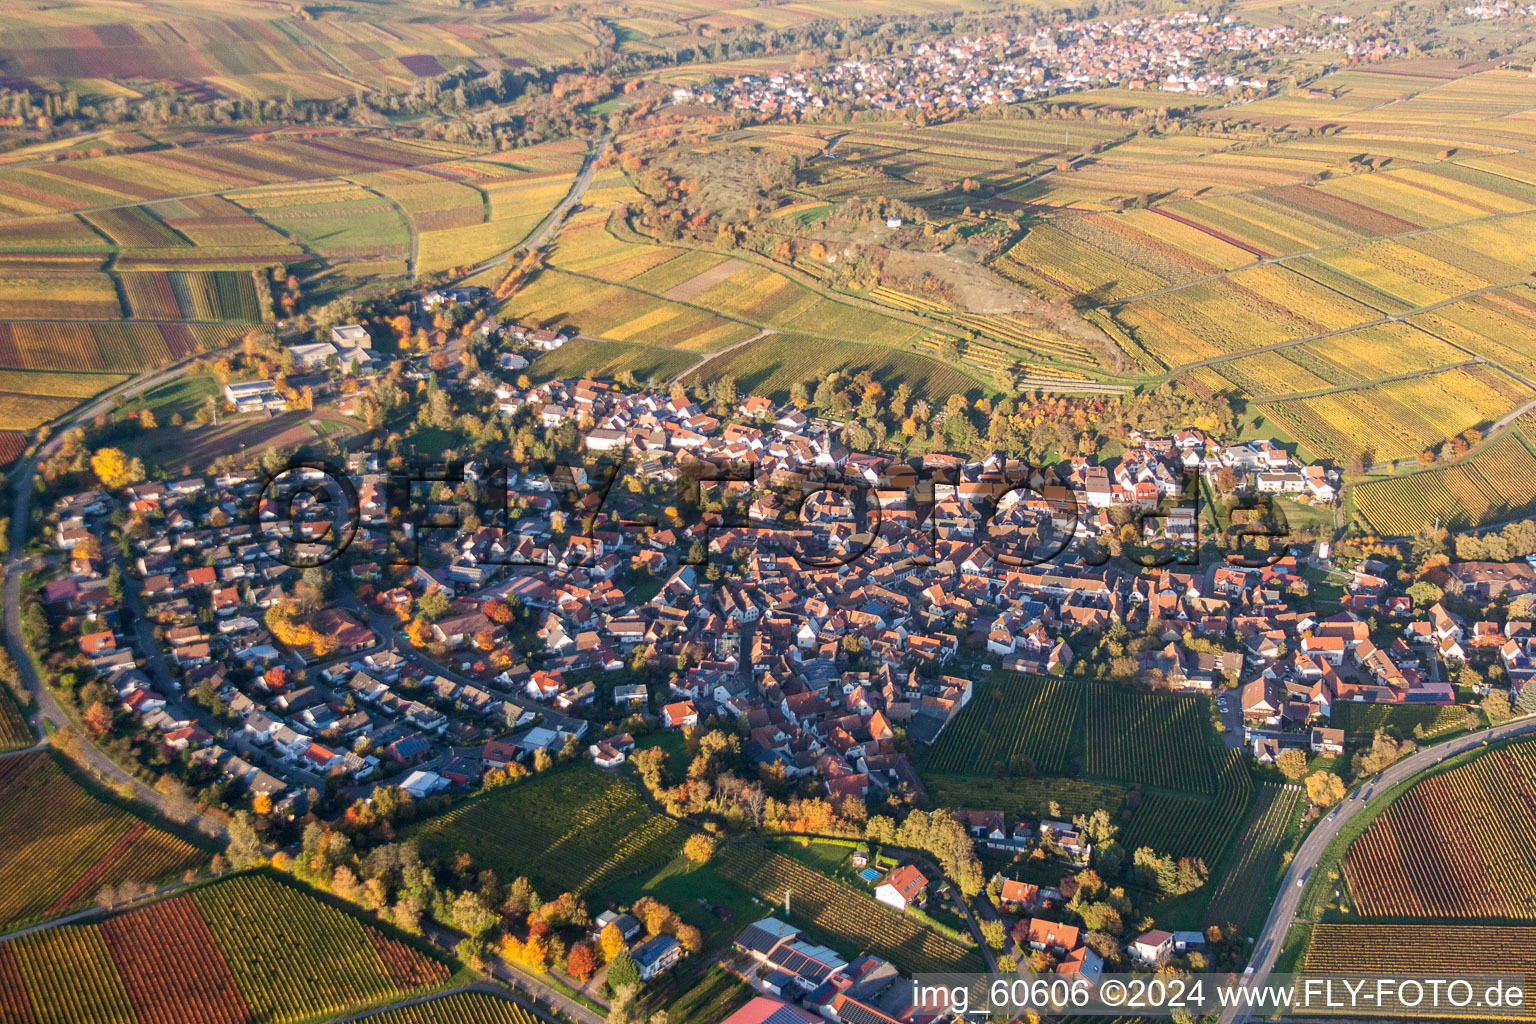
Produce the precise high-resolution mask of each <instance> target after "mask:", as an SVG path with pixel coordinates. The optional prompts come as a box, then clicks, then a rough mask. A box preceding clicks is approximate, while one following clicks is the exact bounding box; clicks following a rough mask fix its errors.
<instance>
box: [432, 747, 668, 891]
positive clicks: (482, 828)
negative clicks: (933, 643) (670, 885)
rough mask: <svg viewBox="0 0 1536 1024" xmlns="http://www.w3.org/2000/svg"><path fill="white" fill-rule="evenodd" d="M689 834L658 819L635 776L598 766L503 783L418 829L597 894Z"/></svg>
mask: <svg viewBox="0 0 1536 1024" xmlns="http://www.w3.org/2000/svg"><path fill="white" fill-rule="evenodd" d="M685 833H686V830H685V829H684V828H683V826H682V825H680V824H678V823H677V822H676V821H675V820H673V819H672V818H668V817H664V816H662V815H659V814H655V813H653V812H652V811H651V809H650V807H649V806H647V805H646V803H645V801H644V800H643V799H641V797H640V794H639V793H638V792H637V791H636V789H635V787H634V784H633V783H631V782H630V781H629V780H628V779H623V778H619V777H617V776H613V775H609V774H608V773H607V772H604V771H601V770H599V769H597V768H593V767H591V766H590V765H577V766H574V767H571V768H569V769H566V770H563V771H558V772H550V773H546V774H543V775H538V776H535V777H532V778H529V779H526V780H524V781H522V782H519V783H514V784H511V785H506V786H500V787H497V788H496V789H492V790H490V791H489V792H487V793H485V794H484V795H482V796H478V797H475V798H473V799H470V800H466V801H464V802H463V803H461V804H459V805H458V806H457V807H455V808H453V809H452V810H450V811H448V812H447V813H446V814H443V815H440V816H439V817H436V818H433V819H432V820H431V821H428V822H425V823H423V824H422V825H420V826H418V827H416V828H415V829H414V830H412V832H411V834H412V835H414V836H416V837H417V838H419V839H420V840H421V841H422V842H423V843H424V844H435V845H438V846H440V847H442V848H445V849H448V850H453V851H455V852H458V853H467V854H469V855H470V856H471V857H473V858H474V859H475V862H476V863H477V864H479V865H481V866H482V867H488V868H491V869H493V870H495V871H496V872H498V873H499V874H502V875H505V876H506V877H508V878H511V877H514V876H516V875H520V874H526V875H528V877H529V878H530V879H531V880H533V881H534V882H535V883H536V884H538V885H540V886H541V887H543V888H546V889H551V890H569V891H571V892H576V893H581V894H584V895H589V896H590V895H593V894H596V893H598V892H600V891H601V890H602V889H603V888H604V887H606V886H608V885H610V884H612V883H614V882H616V881H618V880H620V879H622V878H625V877H627V876H630V875H634V874H637V873H639V872H641V871H645V870H649V869H653V868H656V867H659V866H660V865H662V864H665V863H667V862H668V861H670V860H671V859H672V858H673V857H675V856H677V854H678V853H679V852H680V851H681V850H682V846H683V839H684V838H685Z"/></svg>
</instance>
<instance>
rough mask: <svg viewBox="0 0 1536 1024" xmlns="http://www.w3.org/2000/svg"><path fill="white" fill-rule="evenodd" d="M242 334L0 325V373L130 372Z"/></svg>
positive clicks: (163, 327)
mask: <svg viewBox="0 0 1536 1024" xmlns="http://www.w3.org/2000/svg"><path fill="white" fill-rule="evenodd" d="M243 330H244V328H241V327H234V326H232V327H222V326H218V325H214V324H185V323H142V322H134V323H122V322H116V323H113V322H95V323H36V322H34V323H24V322H20V321H14V322H10V323H4V322H0V369H3V370H68V371H71V372H77V373H78V372H85V371H91V372H95V371H116V372H130V373H136V372H138V371H141V370H152V369H156V368H158V367H161V366H164V365H166V364H167V363H171V362H175V361H176V360H178V359H183V358H185V357H187V356H190V355H195V354H197V353H198V352H203V351H207V350H208V349H210V348H215V347H218V346H221V345H225V344H228V343H230V342H233V341H236V340H238V339H239V338H240V336H241V333H242V331H243Z"/></svg>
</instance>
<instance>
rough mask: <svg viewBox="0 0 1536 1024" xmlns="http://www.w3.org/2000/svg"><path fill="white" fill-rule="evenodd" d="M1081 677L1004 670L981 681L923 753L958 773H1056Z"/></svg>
mask: <svg viewBox="0 0 1536 1024" xmlns="http://www.w3.org/2000/svg"><path fill="white" fill-rule="evenodd" d="M1083 690H1084V686H1083V684H1082V683H1081V682H1077V681H1073V680H1064V679H1052V678H1047V677H1043V676H1026V675H1018V674H1008V675H1005V676H1002V677H1001V678H998V679H995V680H994V681H993V682H991V683H989V684H987V685H985V686H983V687H982V688H981V692H980V693H979V694H977V695H976V696H974V697H973V698H972V699H971V702H970V703H969V704H968V705H966V707H965V709H964V710H963V711H962V712H961V713H960V714H959V715H958V716H956V718H955V720H954V721H953V722H951V723H950V724H949V725H948V726H946V727H945V729H944V731H943V733H941V734H940V735H939V738H938V740H937V741H936V742H935V743H934V745H933V747H932V748H931V749H930V750H929V751H928V753H927V755H926V756H925V757H924V758H923V764H924V767H925V768H926V769H928V770H930V771H935V772H946V773H951V774H959V775H993V776H1004V775H1026V776H1028V775H1036V774H1045V775H1057V774H1060V773H1061V772H1063V771H1064V770H1065V769H1066V767H1067V754H1068V744H1069V742H1070V741H1071V738H1072V733H1073V730H1074V728H1075V727H1076V724H1077V719H1078V715H1079V713H1080V709H1081V708H1082V705H1083Z"/></svg>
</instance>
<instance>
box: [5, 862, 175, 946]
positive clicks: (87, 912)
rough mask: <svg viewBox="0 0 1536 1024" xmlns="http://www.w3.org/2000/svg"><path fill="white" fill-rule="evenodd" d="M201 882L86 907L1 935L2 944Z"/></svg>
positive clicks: (151, 891) (168, 887) (163, 887)
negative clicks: (100, 905) (102, 905)
mask: <svg viewBox="0 0 1536 1024" xmlns="http://www.w3.org/2000/svg"><path fill="white" fill-rule="evenodd" d="M201 881H203V879H201V878H198V879H195V880H193V881H191V882H172V883H170V884H169V885H162V886H160V888H158V889H151V890H149V891H148V892H143V893H140V894H139V895H137V896H133V897H130V898H129V899H126V900H118V901H117V902H116V903H109V904H107V905H106V906H104V907H86V908H85V909H84V910H77V911H75V912H74V913H73V914H65V915H64V916H63V917H55V918H50V919H49V920H47V921H42V922H39V923H38V924H34V925H28V926H27V927H25V928H17V929H16V930H15V931H10V932H6V933H5V934H4V935H0V942H10V941H11V940H12V939H20V938H23V937H25V936H27V935H31V934H32V933H33V932H43V931H47V930H48V929H50V928H57V927H58V926H59V925H61V924H70V923H72V922H75V921H81V920H85V919H86V918H91V917H95V916H97V915H100V914H106V913H110V912H111V911H114V910H122V909H123V908H124V907H131V906H133V905H134V904H136V903H143V902H145V901H147V900H152V899H156V898H158V897H161V896H164V895H165V894H166V893H171V892H175V891H176V890H178V889H185V888H186V887H187V886H189V885H196V884H197V883H198V882H201Z"/></svg>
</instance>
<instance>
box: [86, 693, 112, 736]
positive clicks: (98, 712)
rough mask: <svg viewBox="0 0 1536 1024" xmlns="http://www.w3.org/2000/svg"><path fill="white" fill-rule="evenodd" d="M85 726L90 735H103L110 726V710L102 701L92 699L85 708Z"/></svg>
mask: <svg viewBox="0 0 1536 1024" xmlns="http://www.w3.org/2000/svg"><path fill="white" fill-rule="evenodd" d="M85 727H86V728H87V729H89V730H91V733H92V735H95V736H104V735H106V733H107V730H109V729H111V728H112V711H111V709H110V708H108V707H107V705H106V704H105V703H104V702H102V701H99V700H98V701H92V702H91V706H90V707H88V708H86V709H85Z"/></svg>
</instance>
